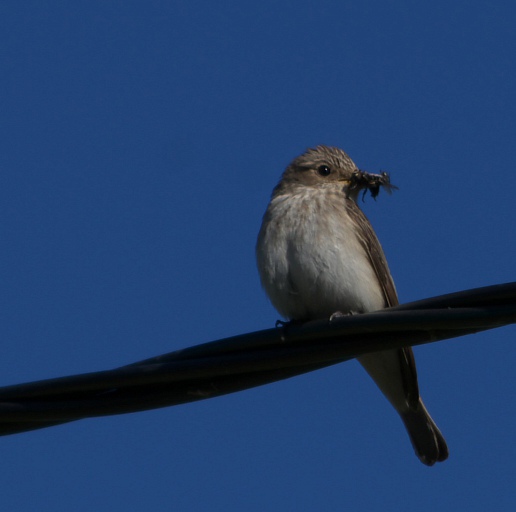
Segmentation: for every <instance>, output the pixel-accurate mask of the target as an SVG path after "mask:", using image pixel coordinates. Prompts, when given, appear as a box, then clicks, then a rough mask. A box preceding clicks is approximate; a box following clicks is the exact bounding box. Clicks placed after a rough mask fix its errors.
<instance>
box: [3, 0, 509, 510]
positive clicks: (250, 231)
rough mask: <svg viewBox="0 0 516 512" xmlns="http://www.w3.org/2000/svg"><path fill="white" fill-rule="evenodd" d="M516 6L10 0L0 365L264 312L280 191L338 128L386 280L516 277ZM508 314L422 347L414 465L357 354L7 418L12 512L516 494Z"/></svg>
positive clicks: (306, 506) (193, 336)
mask: <svg viewBox="0 0 516 512" xmlns="http://www.w3.org/2000/svg"><path fill="white" fill-rule="evenodd" d="M515 25H516V5H515V4H514V2H512V1H510V0H506V1H496V0H494V1H492V2H486V1H471V0H470V1H465V0H462V1H455V2H449V1H447V2H444V1H441V0H435V1H433V2H410V1H408V0H407V1H381V0H376V1H365V2H356V1H336V0H335V1H324V0H322V1H321V0H318V1H317V2H315V1H313V2H311V1H297V2H294V1H285V2H274V1H271V0H262V1H260V2H242V1H225V2H212V1H207V0H205V1H176V2H165V1H152V0H146V1H98V0H96V1H89V2H56V1H43V2H42V1H24V2H14V1H6V2H2V3H1V5H0V69H1V74H0V105H1V117H0V119H1V122H0V131H1V134H0V147H1V149H0V170H1V172H0V212H1V213H0V219H1V220H0V240H1V244H2V250H1V252H0V283H1V286H0V306H1V312H2V313H1V321H0V336H1V345H2V356H1V358H0V376H1V377H0V385H8V384H15V383H20V382H26V381H32V380H38V379H44V378H50V377H58V376H64V375H70V374H76V373H83V372H89V371H98V370H104V369H109V368H113V367H116V366H121V365H123V364H128V363H131V362H133V361H136V360H138V359H144V358H147V357H151V356H154V355H157V354H160V353H164V352H169V351H172V350H175V349H178V348H182V347H185V346H190V345H195V344H198V343H201V342H206V341H210V340H215V339H218V338H222V337H226V336H230V335H234V334H240V333H244V332H249V331H254V330H257V329H263V328H269V327H272V326H273V325H274V322H275V320H276V319H277V318H278V315H277V314H276V312H275V311H274V310H273V308H272V307H271V306H270V304H269V303H268V302H267V300H266V298H265V295H264V293H263V291H262V290H261V288H260V285H259V281H258V276H257V272H256V268H255V261H254V243H255V238H256V234H257V231H258V228H259V225H260V222H261V216H262V214H263V211H264V209H265V207H266V204H267V201H268V198H269V195H270V192H271V190H272V187H273V186H274V185H275V184H276V182H277V180H278V178H279V176H280V174H281V172H282V170H283V168H284V166H285V165H286V164H287V163H288V162H289V161H290V159H291V158H292V157H294V156H296V155H297V154H299V153H300V152H302V151H303V150H304V149H305V148H306V147H309V146H313V145H315V144H321V143H323V144H329V145H337V146H340V147H342V148H343V149H345V150H346V151H347V152H348V153H349V154H350V155H351V157H352V158H353V159H354V160H355V162H356V163H357V165H358V166H359V167H361V168H363V169H366V170H369V171H373V172H374V171H378V170H388V171H389V172H390V173H391V177H392V182H393V183H394V184H396V185H397V186H398V187H399V191H397V192H396V193H395V194H393V195H392V196H390V197H389V196H387V195H386V194H381V195H380V197H379V198H378V201H376V202H375V201H372V200H370V199H369V200H368V201H366V203H365V204H364V209H365V212H366V214H367V215H368V216H369V218H370V219H371V221H372V223H373V225H374V227H375V229H376V230H377V233H378V235H379V237H380V240H381V241H382V244H383V246H384V249H385V252H386V254H387V257H388V260H389V262H390V266H391V271H392V274H393V276H394V279H395V281H396V283H397V287H398V292H399V295H400V300H401V301H402V302H407V301H410V300H416V299H420V298H425V297H429V296H433V295H439V294H442V293H447V292H452V291H458V290H462V289H467V288H473V287H477V286H483V285H489V284H496V283H503V282H509V281H513V280H515V271H514V253H515V250H516V247H515V245H516V244H515V227H514V218H515V208H514V193H515V190H516V174H515V171H514V166H515V157H514V147H515V139H516V101H515V91H516V67H515V57H514V56H515V54H516V36H515V31H514V27H515ZM515 338H516V330H515V328H514V327H508V328H504V329H499V330H496V331H491V332H487V333H484V334H478V335H475V336H470V337H467V338H460V339H457V340H453V341H447V342H443V343H439V344H433V345H427V346H425V347H420V348H418V349H416V357H417V360H418V368H419V375H420V387H421V390H422V394H423V396H424V399H425V402H426V403H427V406H428V408H429V410H430V411H431V413H432V415H433V417H434V418H435V420H436V422H437V423H438V425H439V426H440V427H441V429H442V431H443V433H444V434H445V437H446V439H447V441H448V444H449V447H450V458H449V460H448V461H447V462H445V463H443V464H440V465H437V466H434V467H432V468H428V467H425V466H423V465H422V464H421V463H420V462H419V461H418V460H417V458H416V457H415V455H414V454H413V452H412V448H411V446H410V444H409V441H408V438H407V436H406V433H405V431H404V429H403V426H402V424H401V422H400V420H399V418H398V417H397V416H396V414H395V413H394V412H393V410H392V409H391V408H390V406H389V405H388V404H387V402H386V400H385V399H384V398H383V397H382V396H381V394H380V393H379V391H378V390H377V389H376V388H375V386H374V384H373V383H372V382H371V381H370V380H369V379H368V377H367V376H366V374H365V372H364V371H363V370H362V369H361V368H360V367H359V365H358V364H357V363H356V362H354V361H351V362H349V363H346V364H343V365H340V366H336V367H334V368H331V369H327V370H322V371H319V372H316V373H312V374H309V375H305V376H302V377H298V378H294V379H291V380H288V381H284V382H281V383H277V384H274V385H269V386H265V387H261V388H257V389H253V390H250V391H246V392H242V393H239V394H235V395H231V396H227V397H222V398H217V399H213V400H208V401H204V402H199V403H195V404H188V405H184V406H180V407H173V408H168V409H161V410H157V411H151V412H144V413H139V414H131V415H125V416H115V417H110V418H102V419H91V420H85V421H81V422H76V423H72V424H69V425H64V426H60V427H55V428H50V429H46V430H41V431H36V432H32V433H26V434H21V435H17V436H12V437H5V438H0V454H1V459H2V464H1V469H0V495H1V502H2V507H3V509H5V510H16V512H29V511H30V512H33V511H34V510H49V511H52V512H60V511H67V512H68V511H71V510H73V511H74V512H82V511H91V510H100V511H103V510H110V511H124V512H126V511H141V510H152V511H169V510H174V511H188V512H190V511H192V512H197V511H207V510H210V511H218V510H220V511H239V512H240V511H242V510H245V511H247V512H253V511H264V510H267V511H276V510H277V511H284V510H295V511H315V510H317V511H319V510H325V511H333V510H355V511H360V510H367V511H385V510H398V511H409V510H410V511H412V510H416V509H417V510H418V511H435V510H439V511H441V512H444V511H451V510H468V511H470V512H471V511H485V510H488V509H489V510H498V511H505V510H512V506H513V505H514V498H515V491H514V470H515V460H516V444H515V442H514V431H515V430H516V414H515V410H516V399H515V395H514V386H515V377H514V372H513V366H514V362H515V359H516V339H515Z"/></svg>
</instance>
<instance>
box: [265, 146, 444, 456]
mask: <svg viewBox="0 0 516 512" xmlns="http://www.w3.org/2000/svg"><path fill="white" fill-rule="evenodd" d="M382 185H384V186H385V187H386V188H387V189H389V187H391V188H392V186H390V184H389V181H388V176H387V174H386V173H383V174H369V173H366V172H363V171H360V170H359V169H358V168H357V167H356V165H355V164H354V163H353V161H352V160H351V158H350V157H349V156H348V155H347V154H346V153H345V152H344V151H342V150H341V149H338V148H334V147H327V146H317V147H316V148H313V149H309V150H307V151H306V152H305V153H304V154H302V155H301V156H299V157H297V158H296V159H294V160H293V161H292V163H291V164H290V165H289V166H288V167H287V168H286V170H285V172H284V173H283V176H282V177H281V180H280V182H279V183H278V185H277V186H276V187H275V188H274V190H273V193H272V197H271V200H270V203H269V206H268V207H267V210H266V212H265V215H264V217H263V222H262V226H261V229H260V233H259V235H258V241H257V245H256V256H257V263H258V270H259V273H260V279H261V282H262V285H263V287H264V289H265V291H266V293H267V295H268V296H269V298H270V300H271V302H272V304H273V305H274V307H275V308H276V309H277V310H278V312H279V313H280V314H281V315H282V316H284V317H285V318H287V319H289V320H295V321H301V322H302V321H307V320H314V319H323V318H330V317H331V316H332V315H334V314H335V313H337V312H340V313H341V314H357V313H366V312H370V311H376V310H379V309H382V308H386V307H390V306H395V305H397V304H398V297H397V293H396V288H395V286H394V282H393V280H392V277H391V274H390V271H389V267H388V265H387V261H386V259H385V255H384V253H383V250H382V247H381V245H380V242H379V241H378V239H377V237H376V235H375V233H374V230H373V228H372V226H371V224H370V223H369V221H368V220H367V218H366V216H365V215H364V214H363V213H362V211H361V210H360V208H359V207H358V204H357V198H358V195H359V192H360V190H364V189H365V190H364V193H365V192H367V190H370V191H371V193H372V195H373V196H376V195H377V194H378V191H379V188H380V186H382ZM358 360H359V361H360V363H361V364H362V366H363V367H364V368H365V369H366V371H367V372H368V373H369V375H370V376H371V377H372V378H373V380H374V381H375V382H376V384H377V385H378V387H379V388H380V390H381V391H382V392H383V394H384V395H385V396H386V397H387V399H388V400H389V401H390V403H391V404H392V405H393V406H394V408H395V409H396V411H397V412H398V414H399V415H400V417H401V419H402V420H403V423H404V425H405V427H406V429H407V432H408V434H409V436H410V440H411V442H412V445H413V447H414V450H415V452H416V455H417V456H418V457H419V459H420V460H421V462H423V463H424V464H427V465H429V466H431V465H433V464H435V463H436V462H440V461H443V460H445V459H446V458H447V457H448V447H447V446H446V441H445V440H444V438H443V436H442V434H441V432H440V431H439V429H438V428H437V426H436V425H435V423H434V422H433V420H432V418H431V417H430V415H429V414H428V412H427V410H426V408H425V406H424V404H423V402H422V400H421V398H420V396H419V389H418V382H417V373H416V365H415V361H414V354H413V352H412V349H411V348H403V349H399V350H386V351H383V352H374V353H370V354H367V355H363V356H361V357H359V358H358Z"/></svg>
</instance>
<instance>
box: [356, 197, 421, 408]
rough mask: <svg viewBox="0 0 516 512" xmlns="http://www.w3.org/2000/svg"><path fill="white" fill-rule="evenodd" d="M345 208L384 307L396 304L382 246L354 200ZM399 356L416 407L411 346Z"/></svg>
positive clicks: (408, 395)
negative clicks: (378, 285) (368, 262)
mask: <svg viewBox="0 0 516 512" xmlns="http://www.w3.org/2000/svg"><path fill="white" fill-rule="evenodd" d="M346 209H347V213H348V215H349V217H350V218H351V220H352V221H353V222H354V223H355V226H356V233H357V236H358V239H359V241H360V244H361V245H362V247H363V248H364V250H365V252H366V254H367V256H368V257H369V261H370V262H371V265H372V267H373V269H374V271H375V274H376V277H377V278H378V282H379V283H380V286H381V288H382V290H383V295H384V298H385V307H392V306H397V305H398V294H397V293H396V287H395V286H394V281H393V280H392V276H391V273H390V271H389V266H388V264H387V260H386V258H385V254H384V253H383V249H382V246H381V245H380V242H379V240H378V238H377V236H376V234H375V232H374V230H373V227H372V226H371V223H370V222H369V220H368V219H367V217H366V216H365V215H364V213H363V212H362V210H361V209H360V208H359V207H358V205H357V204H356V203H355V201H353V200H348V201H346ZM399 357H400V367H401V371H402V373H403V386H404V388H405V393H406V400H407V403H408V405H409V406H410V407H414V408H416V407H417V406H418V404H419V387H418V383H417V371H416V362H415V359H414V353H413V352H412V348H410V347H406V348H402V349H399Z"/></svg>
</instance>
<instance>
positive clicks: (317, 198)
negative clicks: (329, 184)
mask: <svg viewBox="0 0 516 512" xmlns="http://www.w3.org/2000/svg"><path fill="white" fill-rule="evenodd" d="M311 192H312V193H310V192H309V191H306V192H304V193H299V194H294V195H290V196H278V197H276V198H273V200H272V201H271V203H270V204H269V207H268V209H267V212H266V214H265V216H264V220H263V224H262V228H261V231H260V235H259V238H258V245H257V257H258V267H259V271H260V276H261V280H262V284H263V286H264V288H265V290H266V292H267V294H268V295H269V298H270V299H271V302H272V303H273V305H274V306H275V307H276V309H278V311H279V312H280V313H281V314H282V315H284V316H285V317H287V318H291V319H312V318H327V317H329V316H330V315H331V314H332V313H334V312H335V311H341V312H343V313H348V312H351V311H353V312H364V311H373V310H376V309H381V308H382V307H384V297H383V294H382V291H381V289H380V286H379V284H378V280H377V278H376V274H375V272H374V269H373V268H372V266H371V263H370V259H369V256H368V255H367V252H366V251H365V249H364V247H363V246H362V245H361V243H360V240H359V238H358V236H357V230H356V226H355V225H354V221H353V220H352V218H351V217H350V216H349V215H348V213H347V209H346V203H345V201H348V200H349V199H347V198H346V197H345V195H344V194H343V193H337V192H334V191H331V192H328V191H321V192H314V191H311Z"/></svg>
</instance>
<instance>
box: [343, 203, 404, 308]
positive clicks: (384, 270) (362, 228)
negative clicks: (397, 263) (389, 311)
mask: <svg viewBox="0 0 516 512" xmlns="http://www.w3.org/2000/svg"><path fill="white" fill-rule="evenodd" d="M346 209H347V212H348V215H349V216H350V217H351V220H352V221H353V222H354V223H355V226H356V229H357V235H358V239H359V240H360V243H361V244H362V246H363V247H364V249H365V251H366V253H367V255H368V256H369V261H370V262H371V265H372V267H373V268H374V271H375V273H376V277H377V278H378V282H379V283H380V286H381V287H382V290H383V295H384V297H385V307H386V308H388V307H392V306H397V305H398V294H397V293H396V287H395V286H394V281H393V280H392V276H391V273H390V271H389V266H388V265H387V260H386V259H385V255H384V253H383V249H382V246H381V245H380V242H379V241H378V238H377V237H376V234H375V232H374V230H373V227H372V226H371V223H370V222H369V220H368V219H367V217H366V216H365V215H364V213H363V212H362V210H361V209H360V208H359V207H358V205H357V204H356V203H355V201H352V200H348V201H346Z"/></svg>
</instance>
